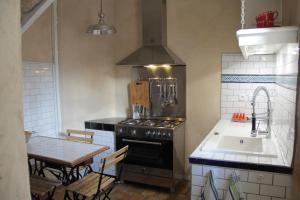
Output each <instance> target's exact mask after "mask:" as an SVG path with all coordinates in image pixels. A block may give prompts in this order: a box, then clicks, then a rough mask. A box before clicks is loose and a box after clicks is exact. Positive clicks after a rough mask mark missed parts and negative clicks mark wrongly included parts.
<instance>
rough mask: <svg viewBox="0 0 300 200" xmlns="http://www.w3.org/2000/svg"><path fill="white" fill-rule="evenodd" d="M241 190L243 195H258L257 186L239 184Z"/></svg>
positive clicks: (247, 183) (245, 183)
mask: <svg viewBox="0 0 300 200" xmlns="http://www.w3.org/2000/svg"><path fill="white" fill-rule="evenodd" d="M241 190H242V191H243V192H245V193H251V194H259V184H256V183H249V182H241Z"/></svg>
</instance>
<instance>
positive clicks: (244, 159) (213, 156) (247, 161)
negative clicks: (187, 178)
mask: <svg viewBox="0 0 300 200" xmlns="http://www.w3.org/2000/svg"><path fill="white" fill-rule="evenodd" d="M248 129H249V130H248ZM236 130H238V131H241V132H242V133H241V134H244V135H241V136H244V137H247V136H248V137H250V131H251V123H250V122H246V123H236V122H231V121H230V120H220V121H219V122H218V123H217V124H216V126H215V127H214V128H213V129H212V130H211V131H210V132H209V134H208V135H207V136H206V138H205V139H204V140H203V141H202V142H201V144H200V145H199V146H198V147H197V148H196V149H195V150H194V152H193V153H192V154H191V155H190V157H189V161H190V163H191V164H207V165H214V166H223V167H236V168H243V169H253V170H261V171H272V172H279V173H291V171H292V168H291V167H290V166H289V164H288V163H286V161H285V159H284V158H283V157H282V153H281V151H280V149H279V148H277V147H276V148H277V151H278V156H277V157H268V156H264V155H250V154H241V153H233V152H215V151H203V150H202V148H203V147H204V145H205V144H206V143H207V142H208V141H209V140H211V141H209V142H212V140H213V137H215V136H214V135H215V132H219V133H220V135H222V132H223V133H224V132H227V133H226V135H230V134H231V135H235V134H236V133H234V132H236ZM224 134H225V133H224ZM260 137H261V136H260ZM263 137H264V136H263ZM272 140H273V141H275V143H276V136H275V135H272ZM275 146H277V145H275Z"/></svg>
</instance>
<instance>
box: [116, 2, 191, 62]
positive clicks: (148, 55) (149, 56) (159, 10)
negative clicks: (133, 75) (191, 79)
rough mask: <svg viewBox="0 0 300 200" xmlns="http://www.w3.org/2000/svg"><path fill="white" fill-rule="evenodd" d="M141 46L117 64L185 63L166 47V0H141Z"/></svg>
mask: <svg viewBox="0 0 300 200" xmlns="http://www.w3.org/2000/svg"><path fill="white" fill-rule="evenodd" d="M141 1H142V2H141V3H142V22H143V24H142V27H143V46H142V47H141V48H139V49H137V50H136V51H134V52H133V53H132V54H130V55H129V56H127V57H126V58H124V59H123V60H121V61H120V62H118V63H117V65H130V66H146V65H164V64H167V65H185V63H184V62H183V61H182V60H181V59H180V58H179V57H178V56H176V55H175V53H174V52H172V50H171V49H169V48H168V47H167V12H166V10H167V8H166V0H141Z"/></svg>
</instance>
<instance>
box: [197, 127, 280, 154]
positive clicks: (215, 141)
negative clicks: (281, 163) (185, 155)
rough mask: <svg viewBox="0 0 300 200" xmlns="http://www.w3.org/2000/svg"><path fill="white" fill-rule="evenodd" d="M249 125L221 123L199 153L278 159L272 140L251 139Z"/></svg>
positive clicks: (259, 136)
mask: <svg viewBox="0 0 300 200" xmlns="http://www.w3.org/2000/svg"><path fill="white" fill-rule="evenodd" d="M250 133H251V123H234V122H230V121H221V122H220V123H218V124H217V125H216V126H215V128H214V129H213V130H212V131H211V132H210V134H209V136H208V137H207V139H206V141H204V142H203V144H202V145H201V147H200V149H199V150H200V151H206V152H220V153H233V154H244V155H255V156H265V157H278V151H277V149H278V148H277V143H276V141H275V139H274V138H266V137H265V136H262V135H258V136H257V137H251V136H250Z"/></svg>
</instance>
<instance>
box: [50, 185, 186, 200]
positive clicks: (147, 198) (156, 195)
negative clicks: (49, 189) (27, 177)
mask: <svg viewBox="0 0 300 200" xmlns="http://www.w3.org/2000/svg"><path fill="white" fill-rule="evenodd" d="M63 196H64V188H59V189H58V190H57V192H56V195H55V200H62V199H63ZM110 197H111V199H112V200H187V199H190V184H189V183H187V182H183V183H181V184H179V185H178V187H177V188H176V192H175V193H172V194H171V193H170V192H169V190H167V189H162V188H157V187H152V186H147V185H141V184H134V183H127V182H126V183H124V184H120V185H118V186H116V187H115V188H114V190H113V191H112V193H111V195H110Z"/></svg>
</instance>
